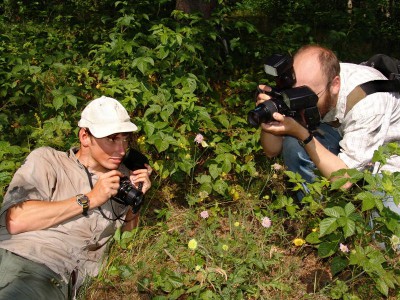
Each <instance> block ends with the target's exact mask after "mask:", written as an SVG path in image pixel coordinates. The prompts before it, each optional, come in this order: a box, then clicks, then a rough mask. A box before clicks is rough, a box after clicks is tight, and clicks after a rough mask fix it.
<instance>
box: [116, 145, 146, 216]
mask: <svg viewBox="0 0 400 300" xmlns="http://www.w3.org/2000/svg"><path fill="white" fill-rule="evenodd" d="M123 164H124V165H125V166H126V167H127V168H128V169H129V170H132V171H134V170H138V169H145V168H146V167H145V164H149V160H148V159H147V157H146V156H145V155H143V154H142V153H141V152H139V151H137V150H135V149H129V151H128V153H127V154H126V155H125V158H124V160H123ZM142 186H143V183H141V182H140V183H139V184H138V188H136V187H135V186H134V185H133V184H132V183H131V180H130V179H129V177H126V176H124V177H121V179H120V184H119V188H118V192H117V194H116V195H115V196H114V197H112V200H114V201H116V202H118V203H120V204H124V205H126V206H128V205H130V206H131V207H132V210H133V212H134V213H137V212H138V211H139V209H140V207H141V206H142V204H143V200H144V194H143V192H142Z"/></svg>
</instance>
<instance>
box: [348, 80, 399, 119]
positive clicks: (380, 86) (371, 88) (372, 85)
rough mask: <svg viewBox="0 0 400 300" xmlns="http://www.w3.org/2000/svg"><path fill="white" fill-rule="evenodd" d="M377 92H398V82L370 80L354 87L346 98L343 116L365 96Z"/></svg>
mask: <svg viewBox="0 0 400 300" xmlns="http://www.w3.org/2000/svg"><path fill="white" fill-rule="evenodd" d="M378 92H388V93H390V92H400V80H396V79H394V80H372V81H368V82H365V83H363V84H360V85H358V86H356V87H355V88H354V89H353V90H352V91H351V92H350V94H349V95H348V96H347V102H346V111H345V113H344V116H346V115H347V113H348V112H349V111H350V110H351V109H352V108H353V107H354V105H356V104H357V103H358V102H359V101H360V100H362V99H364V98H365V97H366V96H368V95H371V94H374V93H378Z"/></svg>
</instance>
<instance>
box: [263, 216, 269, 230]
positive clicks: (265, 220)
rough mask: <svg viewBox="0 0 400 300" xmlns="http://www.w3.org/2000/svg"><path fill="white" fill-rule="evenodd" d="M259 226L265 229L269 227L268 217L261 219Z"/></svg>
mask: <svg viewBox="0 0 400 300" xmlns="http://www.w3.org/2000/svg"><path fill="white" fill-rule="evenodd" d="M261 225H262V226H263V227H265V228H269V227H271V219H270V218H268V217H264V218H262V219H261Z"/></svg>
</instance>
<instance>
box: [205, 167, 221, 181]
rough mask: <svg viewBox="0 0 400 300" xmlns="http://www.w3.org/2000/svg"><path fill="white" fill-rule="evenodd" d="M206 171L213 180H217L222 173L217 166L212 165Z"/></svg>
mask: <svg viewBox="0 0 400 300" xmlns="http://www.w3.org/2000/svg"><path fill="white" fill-rule="evenodd" d="M208 171H209V172H210V175H211V177H212V178H213V179H216V178H218V177H219V176H220V175H221V173H222V169H221V168H219V167H218V165H217V164H212V165H210V166H209V167H208Z"/></svg>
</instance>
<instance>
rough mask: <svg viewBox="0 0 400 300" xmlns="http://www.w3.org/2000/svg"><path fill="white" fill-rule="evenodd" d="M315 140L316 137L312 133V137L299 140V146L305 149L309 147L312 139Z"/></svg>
mask: <svg viewBox="0 0 400 300" xmlns="http://www.w3.org/2000/svg"><path fill="white" fill-rule="evenodd" d="M313 138H314V135H313V134H312V133H311V132H310V135H309V136H308V137H307V138H306V139H305V140H303V141H302V140H299V144H300V145H301V146H302V147H304V146H305V145H307V144H308V143H309V142H311V141H312V139H313Z"/></svg>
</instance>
